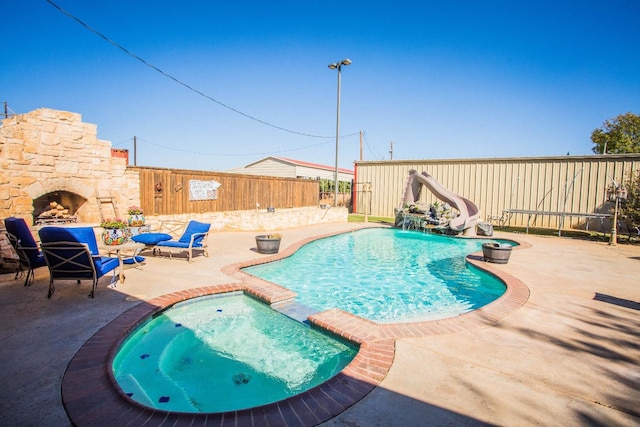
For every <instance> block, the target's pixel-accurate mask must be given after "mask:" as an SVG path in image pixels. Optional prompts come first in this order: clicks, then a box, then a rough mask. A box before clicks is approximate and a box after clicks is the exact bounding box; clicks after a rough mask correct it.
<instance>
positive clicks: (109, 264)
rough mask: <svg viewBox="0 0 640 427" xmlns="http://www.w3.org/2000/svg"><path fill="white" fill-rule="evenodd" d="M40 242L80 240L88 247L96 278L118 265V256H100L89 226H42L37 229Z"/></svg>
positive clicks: (93, 234) (94, 236)
mask: <svg viewBox="0 0 640 427" xmlns="http://www.w3.org/2000/svg"><path fill="white" fill-rule="evenodd" d="M39 234H40V239H41V240H42V242H43V243H44V242H80V243H85V244H86V245H87V246H88V247H89V252H90V253H91V256H92V258H93V264H94V265H95V268H96V273H97V276H98V278H100V277H102V276H104V275H105V274H106V273H108V272H110V271H111V270H113V269H114V268H116V267H118V266H119V262H118V258H111V257H105V256H101V255H100V253H99V251H98V242H97V241H96V235H95V232H94V231H93V228H91V227H44V228H42V229H40V231H39Z"/></svg>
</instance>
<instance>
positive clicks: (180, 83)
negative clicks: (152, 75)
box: [46, 0, 335, 139]
mask: <svg viewBox="0 0 640 427" xmlns="http://www.w3.org/2000/svg"><path fill="white" fill-rule="evenodd" d="M46 1H47V3H49V4H50V5H51V6H53V7H55V8H56V9H58V10H59V11H60V12H62V13H63V14H65V15H67V16H68V17H69V18H71V19H73V20H74V21H76V22H77V23H79V24H80V25H82V26H83V27H85V28H86V29H87V30H89V31H91V32H92V33H94V34H96V35H97V36H99V37H101V38H102V39H104V40H105V41H107V42H108V43H110V44H112V45H113V46H115V47H117V48H118V49H120V50H122V51H123V52H124V53H126V54H127V55H129V56H131V57H132V58H135V59H137V60H138V61H140V62H142V63H143V64H144V65H146V66H147V67H149V68H151V69H153V70H155V71H157V72H158V73H160V74H162V75H163V76H165V77H167V78H169V79H171V80H173V81H174V82H176V83H178V84H179V85H181V86H184V87H185V88H187V89H189V90H190V91H192V92H195V93H197V94H198V95H200V96H202V97H204V98H206V99H208V100H210V101H213V102H215V103H216V104H218V105H220V106H222V107H224V108H226V109H228V110H231V111H233V112H234V113H236V114H240V115H241V116H244V117H246V118H248V119H250V120H254V121H256V122H258V123H261V124H263V125H266V126H269V127H272V128H275V129H278V130H281V131H284V132H289V133H293V134H295V135H301V136H308V137H311V138H323V139H325V138H326V139H329V138H334V137H335V136H322V135H313V134H309V133H304V132H298V131H295V130H291V129H287V128H283V127H281V126H277V125H274V124H272V123H269V122H266V121H264V120H261V119H258V118H256V117H254V116H252V115H250V114H247V113H243V112H242V111H240V110H238V109H235V108H233V107H231V106H229V105H227V104H225V103H223V102H220V101H218V100H217V99H214V98H213V97H211V96H209V95H207V94H206V93H203V92H201V91H200V90H198V89H195V88H194V87H193V86H191V85H189V84H187V83H185V82H183V81H181V80H179V79H177V78H176V77H173V76H172V75H171V74H169V73H166V72H164V71H162V70H161V69H160V68H158V67H156V66H155V65H153V64H151V63H149V62H147V61H145V60H144V59H142V58H141V57H139V56H138V55H136V54H134V53H133V52H130V51H129V50H127V49H126V48H125V47H124V46H122V45H120V44H118V43H117V42H115V41H113V40H111V39H110V38H109V37H107V36H105V35H104V34H102V33H101V32H99V31H98V30H96V29H94V28H92V27H91V26H89V25H88V24H86V23H85V22H84V21H82V20H81V19H79V18H77V17H76V16H74V15H72V14H71V13H70V12H67V11H66V10H64V9H63V8H61V7H60V6H58V5H57V4H55V3H54V2H53V1H51V0H46Z"/></svg>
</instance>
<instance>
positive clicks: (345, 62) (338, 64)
mask: <svg viewBox="0 0 640 427" xmlns="http://www.w3.org/2000/svg"><path fill="white" fill-rule="evenodd" d="M343 65H351V60H350V59H349V58H345V59H343V60H342V61H340V62H334V63H333V64H329V68H331V69H332V70H335V69H338V110H337V112H336V171H335V174H336V176H335V182H334V186H335V188H334V191H335V194H334V196H333V206H338V148H339V146H340V75H341V74H342V73H341V70H342V66H343Z"/></svg>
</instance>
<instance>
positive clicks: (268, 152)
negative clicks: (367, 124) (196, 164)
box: [137, 134, 355, 157]
mask: <svg viewBox="0 0 640 427" xmlns="http://www.w3.org/2000/svg"><path fill="white" fill-rule="evenodd" d="M353 135H355V134H352V135H347V136H353ZM137 139H138V141H142V142H145V143H147V144H150V145H154V146H156V147H161V148H165V149H167V150H172V151H179V152H182V153H188V154H197V155H199V156H217V157H220V156H225V157H243V156H266V155H272V154H280V153H287V152H291V151H298V150H306V149H307V148H312V147H317V146H320V145H325V144H328V143H329V142H331V141H326V142H319V143H317V144H311V145H307V146H304V147H297V148H287V149H284V150H276V151H265V152H258V153H247V154H232V153H206V152H201V151H192V150H183V149H179V148H174V147H168V146H166V145H162V144H158V143H156V142H151V141H148V140H146V139H142V138H140V137H138V138H137Z"/></svg>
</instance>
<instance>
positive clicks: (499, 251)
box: [482, 243, 512, 264]
mask: <svg viewBox="0 0 640 427" xmlns="http://www.w3.org/2000/svg"><path fill="white" fill-rule="evenodd" d="M511 249H512V247H511V245H507V244H504V243H483V244H482V255H484V260H485V261H486V262H492V263H494V264H506V263H508V262H509V257H510V256H511Z"/></svg>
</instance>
